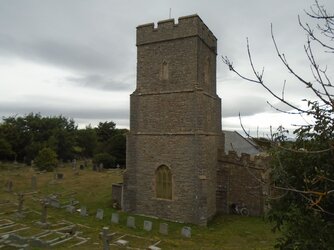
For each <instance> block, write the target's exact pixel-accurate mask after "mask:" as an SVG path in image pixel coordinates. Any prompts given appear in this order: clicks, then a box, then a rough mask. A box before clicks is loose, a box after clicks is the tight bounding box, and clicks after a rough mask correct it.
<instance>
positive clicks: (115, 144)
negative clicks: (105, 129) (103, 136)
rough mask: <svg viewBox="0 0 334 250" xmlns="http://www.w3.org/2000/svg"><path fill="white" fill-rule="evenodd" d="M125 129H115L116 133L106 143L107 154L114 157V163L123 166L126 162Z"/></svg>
mask: <svg viewBox="0 0 334 250" xmlns="http://www.w3.org/2000/svg"><path fill="white" fill-rule="evenodd" d="M127 131H128V130H126V129H116V133H115V135H114V136H112V137H111V138H110V139H109V140H108V142H107V148H108V152H110V154H111V155H113V156H114V157H115V160H116V163H117V164H119V165H120V166H125V160H126V133H127Z"/></svg>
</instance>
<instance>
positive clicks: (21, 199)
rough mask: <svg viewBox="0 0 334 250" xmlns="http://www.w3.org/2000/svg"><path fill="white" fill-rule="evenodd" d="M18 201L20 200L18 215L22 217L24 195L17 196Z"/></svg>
mask: <svg viewBox="0 0 334 250" xmlns="http://www.w3.org/2000/svg"><path fill="white" fill-rule="evenodd" d="M17 199H18V207H17V213H18V214H20V215H22V211H23V202H24V195H23V194H22V193H19V194H18V195H17Z"/></svg>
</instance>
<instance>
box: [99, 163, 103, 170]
mask: <svg viewBox="0 0 334 250" xmlns="http://www.w3.org/2000/svg"><path fill="white" fill-rule="evenodd" d="M102 170H103V163H100V165H99V167H98V171H99V172H102Z"/></svg>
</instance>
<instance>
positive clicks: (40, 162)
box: [35, 148, 57, 171]
mask: <svg viewBox="0 0 334 250" xmlns="http://www.w3.org/2000/svg"><path fill="white" fill-rule="evenodd" d="M35 164H36V166H37V168H38V170H46V171H53V169H54V168H55V167H56V166H57V154H56V152H55V151H53V150H52V149H50V148H43V149H41V150H40V151H39V152H38V154H37V156H36V158H35Z"/></svg>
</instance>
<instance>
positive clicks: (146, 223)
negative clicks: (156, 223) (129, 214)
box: [144, 220, 152, 232]
mask: <svg viewBox="0 0 334 250" xmlns="http://www.w3.org/2000/svg"><path fill="white" fill-rule="evenodd" d="M144 230H145V231H148V232H149V231H151V230H152V221H149V220H144Z"/></svg>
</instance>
